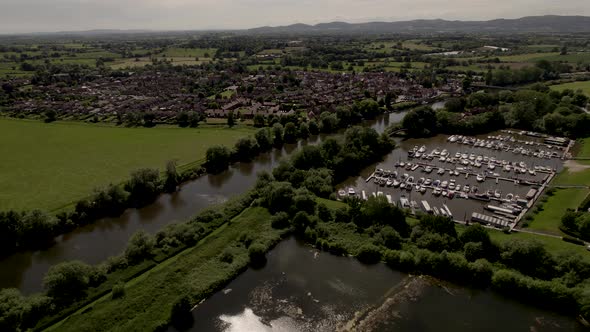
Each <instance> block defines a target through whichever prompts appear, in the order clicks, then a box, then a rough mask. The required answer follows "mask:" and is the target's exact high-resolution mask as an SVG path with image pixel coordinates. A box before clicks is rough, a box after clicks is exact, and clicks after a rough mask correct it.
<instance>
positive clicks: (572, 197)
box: [528, 189, 589, 235]
mask: <svg viewBox="0 0 590 332" xmlns="http://www.w3.org/2000/svg"><path fill="white" fill-rule="evenodd" d="M588 192H589V190H588V189H557V190H556V191H555V194H554V195H553V196H550V197H548V199H547V202H545V203H542V204H539V205H538V206H540V207H541V210H540V211H539V212H538V213H537V214H536V215H534V217H533V218H534V219H533V220H532V221H531V222H530V224H529V226H528V228H529V229H531V230H537V231H542V232H546V233H550V234H555V235H565V234H564V233H563V232H562V231H560V230H559V225H561V217H562V216H563V215H564V213H565V211H566V210H567V209H576V208H578V207H579V206H580V204H581V203H582V202H583V201H584V199H585V198H586V196H587V195H588ZM533 209H535V208H533Z"/></svg>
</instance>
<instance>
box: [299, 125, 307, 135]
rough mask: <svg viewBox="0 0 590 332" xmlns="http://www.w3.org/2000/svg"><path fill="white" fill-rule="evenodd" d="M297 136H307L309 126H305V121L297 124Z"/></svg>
mask: <svg viewBox="0 0 590 332" xmlns="http://www.w3.org/2000/svg"><path fill="white" fill-rule="evenodd" d="M299 136H300V137H301V138H308V137H309V127H308V126H307V123H305V122H301V124H300V125H299Z"/></svg>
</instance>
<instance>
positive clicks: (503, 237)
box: [488, 229, 590, 260]
mask: <svg viewBox="0 0 590 332" xmlns="http://www.w3.org/2000/svg"><path fill="white" fill-rule="evenodd" d="M488 234H490V238H491V239H492V240H493V241H495V242H496V243H498V244H503V243H505V242H506V241H509V240H512V239H518V240H537V241H539V242H541V243H543V246H544V247H545V249H547V251H548V252H550V253H552V254H554V255H560V254H567V253H570V252H575V253H578V254H581V255H584V257H587V259H588V260H590V257H588V251H587V250H586V248H585V247H584V246H580V245H576V244H573V243H569V242H565V241H563V240H562V239H558V238H554V237H548V236H540V235H536V234H530V233H521V232H513V233H510V234H505V233H503V232H501V231H497V230H491V229H489V230H488Z"/></svg>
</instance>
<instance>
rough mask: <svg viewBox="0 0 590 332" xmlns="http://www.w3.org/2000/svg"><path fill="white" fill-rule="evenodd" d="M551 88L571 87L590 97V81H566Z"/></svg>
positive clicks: (560, 89)
mask: <svg viewBox="0 0 590 332" xmlns="http://www.w3.org/2000/svg"><path fill="white" fill-rule="evenodd" d="M550 88H551V89H553V90H557V91H563V90H565V89H571V90H574V91H577V90H582V92H584V93H585V94H586V95H587V96H589V97H590V81H581V82H572V83H564V84H558V85H552V86H550ZM589 155H590V154H589Z"/></svg>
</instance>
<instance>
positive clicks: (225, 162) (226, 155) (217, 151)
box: [205, 145, 231, 173]
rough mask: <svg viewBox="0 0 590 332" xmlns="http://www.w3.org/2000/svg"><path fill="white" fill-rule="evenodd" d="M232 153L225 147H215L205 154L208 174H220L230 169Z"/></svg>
mask: <svg viewBox="0 0 590 332" xmlns="http://www.w3.org/2000/svg"><path fill="white" fill-rule="evenodd" d="M230 157H231V153H230V151H229V149H228V148H226V147H225V146H223V145H214V146H212V147H210V148H208V149H207V152H206V153H205V160H206V161H205V165H206V168H207V172H210V173H219V172H222V171H224V170H226V169H227V168H228V167H229V162H230Z"/></svg>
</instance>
